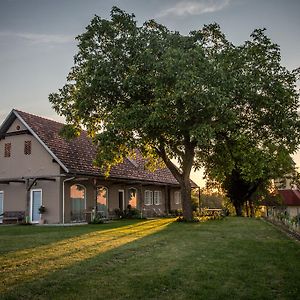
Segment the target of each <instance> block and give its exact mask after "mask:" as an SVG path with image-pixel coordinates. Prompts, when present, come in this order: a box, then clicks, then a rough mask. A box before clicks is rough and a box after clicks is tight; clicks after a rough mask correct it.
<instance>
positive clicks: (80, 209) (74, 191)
mask: <svg viewBox="0 0 300 300" xmlns="http://www.w3.org/2000/svg"><path fill="white" fill-rule="evenodd" d="M70 200H71V222H82V221H85V215H84V210H85V207H86V190H85V187H84V186H83V185H81V184H74V185H72V186H71V187H70Z"/></svg>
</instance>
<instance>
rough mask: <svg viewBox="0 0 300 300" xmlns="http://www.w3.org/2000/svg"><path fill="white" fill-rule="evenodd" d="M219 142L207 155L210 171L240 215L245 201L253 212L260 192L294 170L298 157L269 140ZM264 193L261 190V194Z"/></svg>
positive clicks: (208, 173) (208, 175)
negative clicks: (262, 143) (259, 144)
mask: <svg viewBox="0 0 300 300" xmlns="http://www.w3.org/2000/svg"><path fill="white" fill-rule="evenodd" d="M218 143H219V145H218V147H215V149H214V150H215V151H211V156H210V157H209V158H207V159H206V164H208V166H207V169H206V175H207V177H208V179H209V180H212V181H214V180H215V181H216V182H217V184H219V185H221V187H222V189H223V190H224V192H225V193H226V195H227V197H228V198H229V199H230V201H231V203H232V204H233V206H234V208H235V211H236V214H237V216H241V215H242V208H243V206H244V205H245V204H248V205H249V208H250V211H251V215H253V202H257V201H256V200H255V198H259V195H258V192H260V191H268V189H269V188H271V186H272V179H277V178H283V177H284V176H286V175H287V174H290V175H291V174H293V173H294V169H295V164H294V161H293V159H292V158H291V156H290V155H289V153H288V152H287V151H286V150H285V149H284V148H283V147H281V145H274V144H273V143H268V145H265V146H264V147H259V146H258V145H257V144H253V141H251V142H250V143H249V141H248V143H247V141H246V140H245V139H243V140H242V141H237V140H235V141H234V142H229V141H228V140H226V141H224V140H223V141H222V140H219V141H218ZM210 184H212V183H210ZM263 194H265V193H262V192H261V196H263ZM254 200H255V201H254Z"/></svg>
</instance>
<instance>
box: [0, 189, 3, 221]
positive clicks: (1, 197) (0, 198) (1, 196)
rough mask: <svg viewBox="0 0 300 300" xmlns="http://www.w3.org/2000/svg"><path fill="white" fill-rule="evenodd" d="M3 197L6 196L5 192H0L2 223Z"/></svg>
mask: <svg viewBox="0 0 300 300" xmlns="http://www.w3.org/2000/svg"><path fill="white" fill-rule="evenodd" d="M3 198H4V193H3V192H0V223H2V222H3V216H2V214H3Z"/></svg>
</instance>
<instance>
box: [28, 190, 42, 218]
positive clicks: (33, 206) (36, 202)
mask: <svg viewBox="0 0 300 300" xmlns="http://www.w3.org/2000/svg"><path fill="white" fill-rule="evenodd" d="M41 205H42V190H31V193H30V222H31V223H38V222H39V220H40V217H41V215H40V212H39V208H40V207H41Z"/></svg>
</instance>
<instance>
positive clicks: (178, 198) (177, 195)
mask: <svg viewBox="0 0 300 300" xmlns="http://www.w3.org/2000/svg"><path fill="white" fill-rule="evenodd" d="M174 201H175V204H180V203H181V194H180V191H176V192H175V193H174Z"/></svg>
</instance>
